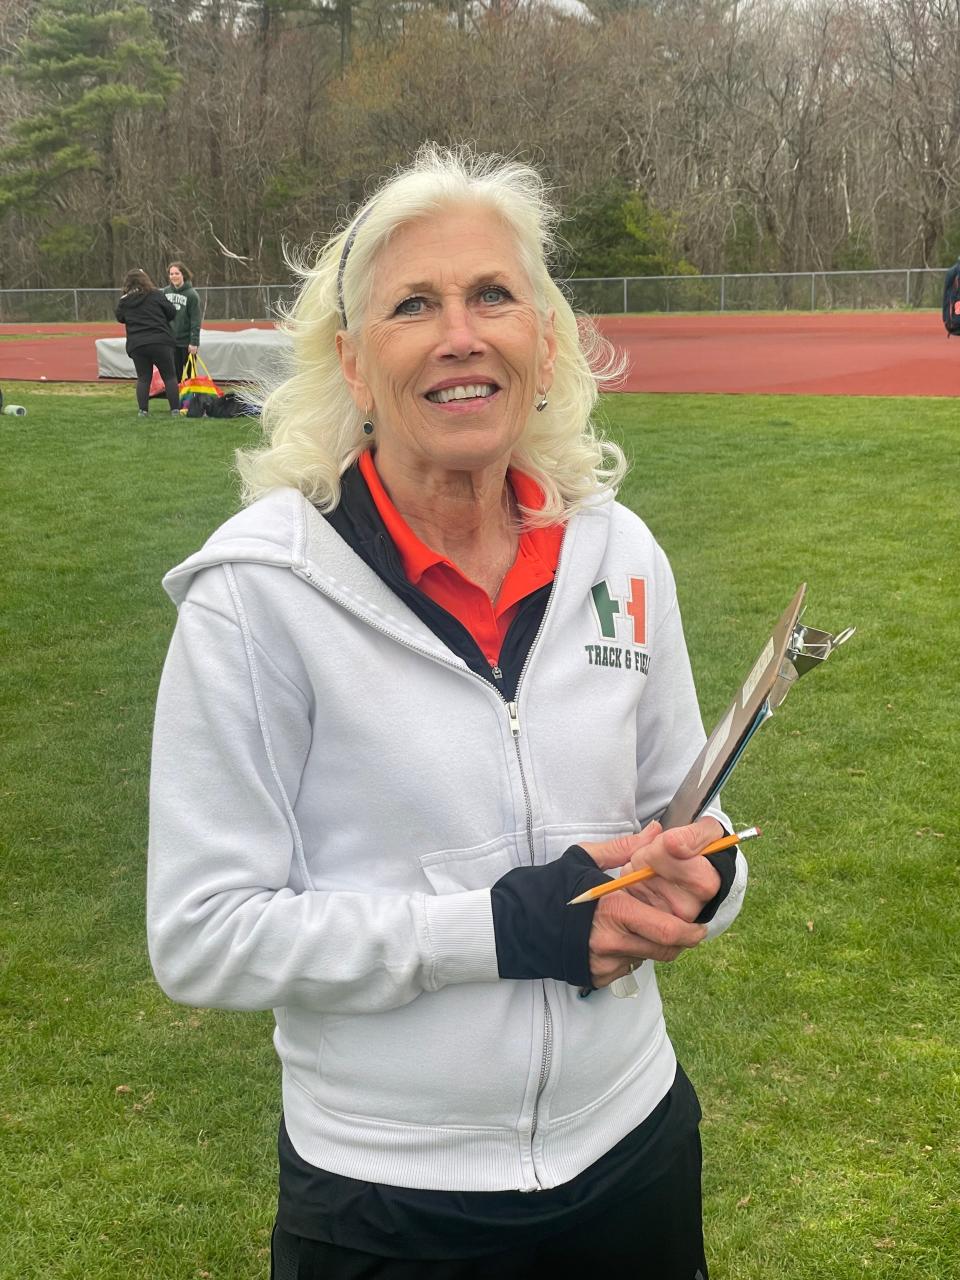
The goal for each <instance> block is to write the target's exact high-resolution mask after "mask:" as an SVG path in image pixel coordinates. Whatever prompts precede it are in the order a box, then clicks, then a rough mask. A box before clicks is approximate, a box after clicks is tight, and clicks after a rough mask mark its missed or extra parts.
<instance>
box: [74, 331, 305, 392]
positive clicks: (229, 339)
mask: <svg viewBox="0 0 960 1280" xmlns="http://www.w3.org/2000/svg"><path fill="white" fill-rule="evenodd" d="M125 347H126V339H125V338H97V376H98V377H100V378H135V377H136V376H137V374H136V370H135V369H134V367H133V361H132V360H131V359H130V357H129V356H128V355H127V353H126V349H125ZM291 350H292V347H291V342H290V339H289V338H288V337H287V336H286V334H283V333H278V332H277V331H276V329H238V330H236V332H227V331H226V330H224V329H202V330H201V331H200V356H201V358H202V360H203V363H204V364H205V365H206V366H207V368H208V369H209V370H210V376H211V378H216V379H220V380H221V381H223V382H256V381H259V380H261V379H267V380H269V381H273V380H274V379H275V378H277V376H278V375H282V374H284V373H285V372H287V371H288V361H289V357H290V352H291Z"/></svg>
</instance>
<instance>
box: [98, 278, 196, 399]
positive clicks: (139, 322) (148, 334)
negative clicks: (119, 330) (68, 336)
mask: <svg viewBox="0 0 960 1280" xmlns="http://www.w3.org/2000/svg"><path fill="white" fill-rule="evenodd" d="M114 314H115V315H116V317H117V320H118V321H119V322H120V324H122V325H124V326H125V328H126V330H127V355H128V356H129V357H130V359H131V360H132V361H133V365H134V368H135V369H136V371H137V409H138V416H139V417H141V418H145V417H146V416H147V411H148V407H149V404H150V379H151V377H152V376H153V366H154V365H156V366H157V368H158V369H159V370H160V376H161V378H163V386H164V390H165V391H166V393H167V403H168V405H169V406H170V412H171V413H172V414H177V415H178V416H179V413H180V385H179V379H178V378H177V371H176V368H175V367H174V360H173V333H172V331H171V329H170V324H171V321H172V320H173V319H174V317H175V316H176V314H177V313H176V309H175V308H174V305H173V303H172V302H170V301H168V299H167V298H165V297H164V295H163V292H162V290H160V289H158V288H157V286H156V285H155V284H154V283H153V281H152V280H151V279H150V277H149V276H148V275H147V273H146V272H145V271H144V270H143V268H142V267H136V268H135V269H134V270H132V271H128V272H127V274H126V278H125V279H124V282H123V296H122V297H121V299H120V301H119V302H118V303H117V308H116V311H115V313H114Z"/></svg>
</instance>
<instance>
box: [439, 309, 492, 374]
mask: <svg viewBox="0 0 960 1280" xmlns="http://www.w3.org/2000/svg"><path fill="white" fill-rule="evenodd" d="M485 350H486V344H485V343H484V341H483V339H482V338H481V337H480V335H479V333H478V332H477V325H476V317H475V316H474V315H473V313H472V312H471V310H470V308H469V307H468V306H467V305H466V304H465V303H464V302H463V301H462V300H460V299H457V300H456V301H453V300H450V301H448V302H446V303H445V304H444V306H443V309H442V311H441V314H440V350H439V352H438V355H440V356H441V357H446V358H447V359H456V360H466V359H467V358H468V356H472V355H480V354H482V353H483V352H484V351H485Z"/></svg>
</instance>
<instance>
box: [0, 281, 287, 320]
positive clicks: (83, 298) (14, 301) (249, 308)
mask: <svg viewBox="0 0 960 1280" xmlns="http://www.w3.org/2000/svg"><path fill="white" fill-rule="evenodd" d="M197 293H199V295H200V301H201V304H202V306H203V318H204V319H205V320H210V321H217V320H241V321H242V320H247V321H257V320H275V319H276V318H277V308H278V307H279V306H281V305H282V304H283V303H285V302H290V301H292V300H293V298H294V297H295V295H296V286H295V285H292V284H239V285H210V286H203V287H201V286H199V285H198V286H197ZM119 297H120V292H119V290H118V289H0V324H64V323H73V324H78V323H84V324H92V323H96V322H99V321H107V320H113V319H114V314H113V313H114V308H115V307H116V305H117V301H118V299H119Z"/></svg>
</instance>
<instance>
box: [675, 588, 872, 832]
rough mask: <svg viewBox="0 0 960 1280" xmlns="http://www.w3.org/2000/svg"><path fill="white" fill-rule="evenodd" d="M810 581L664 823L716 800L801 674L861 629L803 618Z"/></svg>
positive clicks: (685, 818)
mask: <svg viewBox="0 0 960 1280" xmlns="http://www.w3.org/2000/svg"><path fill="white" fill-rule="evenodd" d="M806 590H807V584H806V583H805V582H804V583H801V585H800V587H799V588H798V590H797V593H796V595H795V596H794V597H793V599H792V600H791V601H790V603H789V604H788V605H787V607H786V609H785V610H784V612H783V614H782V615H781V617H780V620H779V622H778V623H777V625H776V626H775V627H774V629H773V634H772V635H771V636H770V638H769V639H768V640H767V642H766V644H765V645H764V646H763V649H762V650H761V651H760V655H759V657H758V658H757V660H756V662H755V663H754V664H753V666H752V667H751V669H750V672H749V674H748V675H747V678H746V680H744V682H743V684H742V685H741V687H740V688H739V690H738V691H737V694H736V697H735V698H734V700H733V702H731V704H730V706H729V707H728V708H727V710H726V711H725V712H724V714H723V715H722V716H721V718H720V720H719V722H718V723H717V725H716V726H715V727H714V730H713V732H712V733H711V734H710V736H709V738H707V741H706V742H705V744H704V746H703V750H702V751H701V752H700V754H699V755H698V756H697V758H696V760H694V762H693V764H692V765H691V766H690V769H689V771H688V772H687V775H686V777H685V778H684V779H683V781H682V782H681V783H680V786H679V787H678V788H677V790H676V792H675V794H674V796H673V799H672V800H671V801H670V803H669V804H668V805H667V807H666V809H664V811H663V813H662V815H661V817H660V822H661V824H662V826H663V828H664V829H665V830H666V829H667V828H668V827H682V826H685V825H686V824H687V823H688V822H693V821H694V820H695V819H696V818H698V817H699V816H700V814H701V813H702V812H703V811H704V809H706V807H707V806H708V805H709V804H710V802H711V801H712V800H714V799H715V798H716V796H717V795H718V793H719V792H720V789H721V788H722V786H723V784H724V783H725V782H726V780H727V778H728V777H729V776H730V774H731V773H732V772H733V768H734V766H735V765H736V763H737V761H738V760H739V759H740V756H741V755H742V753H743V750H744V748H745V747H746V745H747V743H748V742H749V741H750V739H751V738H752V737H753V735H754V734H755V733H756V731H757V730H758V729H759V728H760V726H761V725H762V724H763V723H764V721H765V720H768V719H769V718H770V716H772V715H773V713H774V711H775V710H776V708H777V707H779V706H780V704H781V702H783V700H784V698H785V697H786V696H787V694H788V693H789V692H790V690H791V689H792V688H793V685H794V683H795V682H796V681H797V680H798V679H799V678H800V676H802V675H804V674H806V672H807V671H810V670H812V669H813V668H814V667H815V666H817V665H818V664H819V663H821V662H823V661H825V660H826V659H827V658H828V657H829V656H830V654H831V653H832V652H833V650H834V649H836V648H837V647H838V646H839V645H841V644H843V643H844V642H845V641H847V640H849V639H850V637H851V636H852V635H853V633H854V631H855V630H856V628H855V627H847V628H846V630H844V631H841V632H839V633H838V634H837V635H831V634H830V633H829V632H827V631H818V630H816V629H815V628H813V627H805V626H803V625H802V624H801V622H800V615H801V612H802V610H803V599H804V596H805V595H806Z"/></svg>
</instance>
